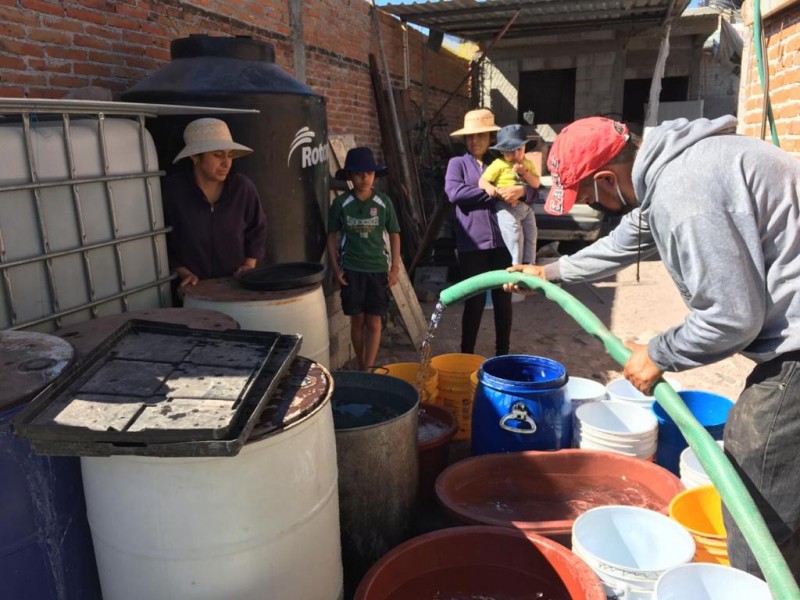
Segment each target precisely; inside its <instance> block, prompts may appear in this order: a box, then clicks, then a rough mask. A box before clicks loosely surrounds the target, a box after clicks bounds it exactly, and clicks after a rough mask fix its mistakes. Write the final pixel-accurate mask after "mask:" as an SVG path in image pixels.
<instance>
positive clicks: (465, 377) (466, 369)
mask: <svg viewBox="0 0 800 600" xmlns="http://www.w3.org/2000/svg"><path fill="white" fill-rule="evenodd" d="M485 360H486V357H484V356H479V355H478V354H461V353H453V354H440V355H439V356H434V357H433V358H432V359H431V366H432V367H433V368H434V369H436V372H437V373H438V385H437V388H436V389H437V391H436V396H437V404H440V405H441V406H444V407H446V408H449V409H450V410H451V411H453V414H454V415H455V417H456V422H457V423H458V433H456V436H455V438H454V439H456V440H468V439H470V437H471V436H472V401H473V398H474V397H475V393H474V389H473V388H472V385H471V383H470V375H472V373H474V372H475V371H477V370H478V369H479V368H480V366H481V365H482V364H483V361H485Z"/></svg>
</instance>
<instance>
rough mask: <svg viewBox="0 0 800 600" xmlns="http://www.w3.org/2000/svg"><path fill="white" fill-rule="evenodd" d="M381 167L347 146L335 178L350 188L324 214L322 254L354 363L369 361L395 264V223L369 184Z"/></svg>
mask: <svg viewBox="0 0 800 600" xmlns="http://www.w3.org/2000/svg"><path fill="white" fill-rule="evenodd" d="M385 174H386V167H385V166H383V165H379V164H376V163H375V158H374V157H373V155H372V151H371V150H370V149H369V148H364V147H359V148H353V149H351V150H350V151H348V153H347V158H346V159H345V162H344V168H342V169H340V170H339V171H337V172H336V179H341V180H350V181H351V182H352V184H353V189H352V190H351V191H349V192H345V193H344V194H341V195H339V196H337V197H336V198H335V199H334V201H333V204H332V205H331V208H330V214H329V218H328V256H329V257H330V260H331V268H332V269H333V274H334V279H335V281H337V282H338V283H339V285H341V286H342V290H341V298H342V310H343V311H344V314H346V315H348V316H349V317H350V339H351V340H352V342H353V349H354V350H355V353H356V359H357V360H358V368H359V369H360V370H362V371H363V370H366V369H367V368H368V367H370V366H372V365H373V364H374V363H375V359H376V357H377V355H378V347H379V346H380V341H381V329H382V327H383V318H384V317H385V316H386V312H387V311H388V309H389V288H391V287H392V286H393V285H394V284H396V283H397V274H398V272H399V269H400V225H399V224H398V222H397V214H396V213H395V210H394V205H393V204H392V201H391V200H390V199H389V197H388V196H386V195H385V194H381V193H378V192H376V191H374V190H373V189H372V185H373V183H374V182H375V177H382V176H383V175H385ZM387 240H388V248H389V249H388V251H387Z"/></svg>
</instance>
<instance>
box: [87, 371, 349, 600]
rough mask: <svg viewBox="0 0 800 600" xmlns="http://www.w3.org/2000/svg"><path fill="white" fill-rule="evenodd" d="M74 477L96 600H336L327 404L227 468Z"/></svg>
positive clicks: (166, 465)
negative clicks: (82, 500) (79, 482)
mask: <svg viewBox="0 0 800 600" xmlns="http://www.w3.org/2000/svg"><path fill="white" fill-rule="evenodd" d="M327 376H328V377H330V375H329V374H328V375H327ZM81 466H82V469H83V482H84V489H85V491H86V510H87V514H88V518H89V524H90V526H91V531H92V539H93V541H94V548H95V554H96V557H97V566H98V572H99V574H100V583H101V587H102V592H103V598H104V600H142V599H144V598H146V599H147V600H161V599H163V600H167V599H175V598H181V599H186V600H219V599H221V598H225V599H226V600H253V599H255V598H280V599H281V600H336V599H338V598H340V597H341V594H342V593H343V579H342V560H341V546H340V538H339V502H338V488H337V468H336V446H335V437H334V430H333V414H332V410H331V405H330V398H329V396H328V397H326V398H324V401H323V402H321V403H320V405H319V406H318V407H317V408H316V410H315V412H312V413H311V414H310V415H308V416H306V417H304V418H303V420H301V421H300V422H299V423H297V424H296V425H292V426H290V427H289V428H288V429H285V430H279V432H277V433H274V434H272V435H269V436H268V437H265V438H264V439H262V440H259V441H255V442H250V443H248V444H246V445H245V446H244V448H243V449H242V450H241V452H240V453H239V454H238V455H236V456H234V457H213V458H209V457H196V458H159V457H144V456H111V457H107V458H98V457H82V458H81Z"/></svg>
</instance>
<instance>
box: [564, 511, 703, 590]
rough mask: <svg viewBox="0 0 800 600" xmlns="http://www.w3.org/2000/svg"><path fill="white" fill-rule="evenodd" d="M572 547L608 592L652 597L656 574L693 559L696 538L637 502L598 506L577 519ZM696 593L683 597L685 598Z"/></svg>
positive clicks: (668, 519)
mask: <svg viewBox="0 0 800 600" xmlns="http://www.w3.org/2000/svg"><path fill="white" fill-rule="evenodd" d="M572 551H573V552H574V553H575V554H577V555H578V556H579V557H580V558H582V559H583V560H584V561H585V562H586V563H587V564H588V565H589V566H590V567H591V568H592V570H593V571H594V572H595V573H596V574H597V576H598V577H599V578H600V581H601V582H602V583H603V586H604V587H605V589H606V594H607V595H608V596H609V597H619V598H625V600H651V598H652V597H653V590H654V589H655V584H656V581H657V580H658V578H659V577H660V576H661V575H662V574H663V573H664V572H665V571H667V570H668V569H671V568H673V567H677V566H679V565H684V564H687V563H689V562H691V561H692V559H693V558H694V553H695V543H694V540H693V539H692V536H691V535H690V534H689V532H688V531H686V529H684V528H683V527H682V526H681V525H680V524H679V523H677V522H675V521H673V520H672V519H670V518H669V517H667V516H665V515H662V514H661V513H658V512H655V511H653V510H648V509H646V508H639V507H636V506H600V507H597V508H593V509H590V510H588V511H586V512H585V513H583V514H582V515H580V516H579V517H578V518H577V519H575V523H574V524H573V527H572ZM688 598H692V600H694V597H693V596H684V597H683V600H687V599H688Z"/></svg>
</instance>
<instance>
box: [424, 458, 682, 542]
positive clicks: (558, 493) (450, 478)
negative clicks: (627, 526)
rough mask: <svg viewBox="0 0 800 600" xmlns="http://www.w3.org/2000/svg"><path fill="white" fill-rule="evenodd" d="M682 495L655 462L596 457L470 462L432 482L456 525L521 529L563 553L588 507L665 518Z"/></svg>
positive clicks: (677, 483)
mask: <svg viewBox="0 0 800 600" xmlns="http://www.w3.org/2000/svg"><path fill="white" fill-rule="evenodd" d="M683 490H684V486H683V484H682V483H681V481H680V479H678V478H677V477H676V476H675V475H673V474H672V473H670V472H669V471H667V470H666V469H664V468H662V467H659V466H658V465H656V464H654V463H651V462H649V461H645V460H642V459H638V458H632V457H628V456H623V455H621V454H614V453H611V452H603V451H599V450H558V451H554V452H538V451H528V452H511V453H508V454H487V455H484V456H475V457H472V458H467V459H464V460H462V461H459V462H457V463H455V464H453V465H451V466H450V467H448V468H447V469H445V470H444V471H443V472H442V474H441V475H439V478H438V479H437V480H436V496H437V497H438V499H439V501H440V502H441V503H442V505H443V506H444V507H445V509H447V511H448V512H450V513H451V514H452V515H453V516H455V517H456V518H457V519H459V520H460V521H462V522H464V523H473V524H483V525H498V526H501V527H514V528H517V529H523V530H526V531H531V532H534V533H537V534H540V535H544V536H547V537H549V538H552V539H554V540H556V541H558V542H560V543H562V544H564V545H565V546H569V545H570V535H571V531H572V523H573V522H574V521H575V519H576V518H577V517H578V516H580V515H581V514H583V513H584V512H585V511H587V510H589V509H590V508H595V507H596V506H606V505H609V504H621V505H626V506H639V507H642V508H648V509H650V510H656V511H659V512H661V513H664V514H667V510H668V507H669V503H670V501H671V500H672V498H674V497H675V496H676V495H677V494H679V493H680V492H682V491H683Z"/></svg>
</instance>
